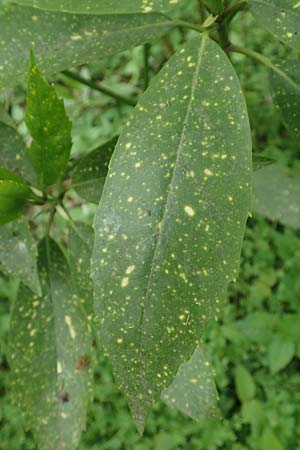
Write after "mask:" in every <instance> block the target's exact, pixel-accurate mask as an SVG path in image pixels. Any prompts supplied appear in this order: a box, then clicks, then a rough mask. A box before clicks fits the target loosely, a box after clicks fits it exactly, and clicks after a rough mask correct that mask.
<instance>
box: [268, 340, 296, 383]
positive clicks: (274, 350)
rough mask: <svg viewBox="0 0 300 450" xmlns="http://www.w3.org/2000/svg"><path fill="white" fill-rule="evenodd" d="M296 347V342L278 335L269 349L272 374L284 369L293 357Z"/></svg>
mask: <svg viewBox="0 0 300 450" xmlns="http://www.w3.org/2000/svg"><path fill="white" fill-rule="evenodd" d="M295 351H296V348H295V343H294V342H293V341H290V340H286V339H284V338H282V337H281V336H276V337H275V338H274V339H273V341H272V342H271V344H270V346H269V349H268V362H269V367H270V371H271V373H272V374H274V373H277V372H279V371H280V370H282V369H284V368H285V367H286V366H287V365H288V364H289V363H290V362H291V360H292V359H293V357H294V354H295Z"/></svg>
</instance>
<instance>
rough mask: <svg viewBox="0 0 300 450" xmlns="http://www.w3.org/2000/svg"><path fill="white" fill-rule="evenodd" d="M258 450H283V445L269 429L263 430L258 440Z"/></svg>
mask: <svg viewBox="0 0 300 450" xmlns="http://www.w3.org/2000/svg"><path fill="white" fill-rule="evenodd" d="M260 450H284V447H283V445H282V444H281V442H280V441H279V439H278V438H277V436H276V435H275V434H274V432H273V431H272V430H271V428H266V429H265V430H264V432H263V434H262V437H261V439H260Z"/></svg>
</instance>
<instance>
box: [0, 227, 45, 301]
mask: <svg viewBox="0 0 300 450" xmlns="http://www.w3.org/2000/svg"><path fill="white" fill-rule="evenodd" d="M36 260H37V249H36V243H35V241H34V239H33V237H32V235H31V233H30V229H29V226H28V223H27V222H26V221H25V220H23V219H19V220H17V221H14V222H12V223H10V224H7V225H4V226H2V227H0V268H1V272H3V273H5V274H6V275H10V276H14V277H17V278H19V279H20V280H21V281H22V282H23V283H24V284H26V285H27V286H28V287H29V288H30V289H31V290H32V291H33V292H35V293H36V294H38V295H40V294H41V286H40V281H39V276H38V273H37V261H36Z"/></svg>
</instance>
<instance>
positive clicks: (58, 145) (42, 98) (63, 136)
mask: <svg viewBox="0 0 300 450" xmlns="http://www.w3.org/2000/svg"><path fill="white" fill-rule="evenodd" d="M25 122H26V125H27V127H28V129H29V131H30V134H31V136H32V138H33V142H32V144H31V147H30V149H29V156H30V159H31V162H32V165H33V167H34V169H35V171H36V173H37V175H38V180H39V185H40V186H41V187H45V186H49V185H51V184H53V183H55V182H56V181H57V180H59V179H60V178H61V177H62V175H63V174H64V170H65V167H66V165H67V162H68V160H69V157H70V152H71V146H72V140H71V127H72V124H71V122H70V120H69V119H68V117H67V115H66V112H65V108H64V103H63V100H61V99H59V98H58V97H57V94H56V91H55V88H54V86H50V85H49V84H48V83H47V81H46V80H45V79H44V78H43V77H42V75H41V73H40V71H39V69H38V67H37V65H36V64H35V61H34V58H33V56H32V58H31V64H30V69H29V75H28V93H27V110H26V118H25Z"/></svg>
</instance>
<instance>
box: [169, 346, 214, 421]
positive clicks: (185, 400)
mask: <svg viewBox="0 0 300 450" xmlns="http://www.w3.org/2000/svg"><path fill="white" fill-rule="evenodd" d="M161 398H162V400H163V401H164V402H165V403H166V404H167V405H169V406H173V407H175V408H177V409H179V411H181V412H182V413H184V414H186V415H188V416H190V417H191V418H192V419H194V420H201V419H212V418H220V411H219V409H218V393H217V389H216V385H215V379H214V373H213V370H212V367H211V364H210V362H209V361H208V359H207V357H206V355H205V353H204V351H203V349H202V347H201V346H198V347H197V348H196V350H195V351H194V353H193V356H192V357H191V359H190V360H189V361H188V362H187V363H183V364H182V365H181V366H180V367H179V370H178V372H177V374H176V377H175V378H174V380H173V382H172V384H171V385H170V386H169V387H168V388H167V389H165V390H164V391H163V392H162V394H161Z"/></svg>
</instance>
